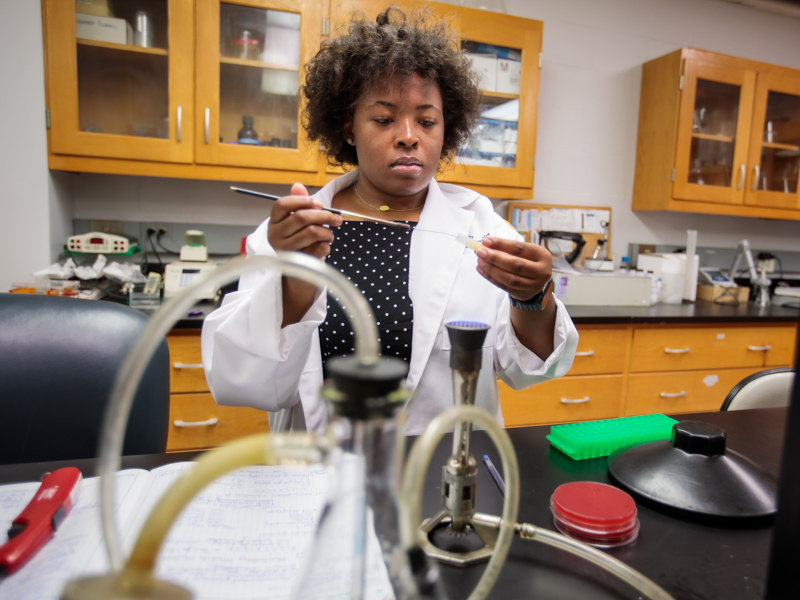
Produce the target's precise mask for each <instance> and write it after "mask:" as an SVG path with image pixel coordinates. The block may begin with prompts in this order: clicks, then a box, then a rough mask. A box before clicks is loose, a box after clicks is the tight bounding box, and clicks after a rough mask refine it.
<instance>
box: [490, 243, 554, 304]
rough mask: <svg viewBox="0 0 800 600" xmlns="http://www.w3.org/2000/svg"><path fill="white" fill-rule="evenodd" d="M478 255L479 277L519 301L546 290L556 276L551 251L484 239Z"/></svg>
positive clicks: (532, 246)
mask: <svg viewBox="0 0 800 600" xmlns="http://www.w3.org/2000/svg"><path fill="white" fill-rule="evenodd" d="M481 244H482V247H481V248H479V249H478V250H477V251H476V252H475V254H477V255H478V273H480V274H481V275H483V277H485V278H486V279H488V280H489V281H491V282H492V283H493V284H494V285H496V286H497V287H499V288H500V289H501V290H505V291H506V292H508V293H509V294H511V296H512V297H514V298H516V299H517V300H520V301H523V302H525V301H527V300H530V299H531V298H533V297H534V296H535V295H536V294H538V293H539V292H541V291H542V289H544V286H545V284H546V283H547V282H548V280H549V279H550V277H551V275H552V272H553V262H552V258H551V256H550V251H549V250H547V249H546V248H543V247H542V246H537V245H536V244H529V243H526V242H520V241H516V240H507V239H504V238H499V237H489V236H487V237H485V238H483V240H482V241H481Z"/></svg>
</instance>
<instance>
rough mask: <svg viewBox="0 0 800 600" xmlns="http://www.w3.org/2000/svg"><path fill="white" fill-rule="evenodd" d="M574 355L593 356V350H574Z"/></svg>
mask: <svg viewBox="0 0 800 600" xmlns="http://www.w3.org/2000/svg"><path fill="white" fill-rule="evenodd" d="M575 356H594V350H587V351H586V352H576V353H575Z"/></svg>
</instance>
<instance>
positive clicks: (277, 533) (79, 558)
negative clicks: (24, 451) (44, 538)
mask: <svg viewBox="0 0 800 600" xmlns="http://www.w3.org/2000/svg"><path fill="white" fill-rule="evenodd" d="M192 465H193V463H174V464H170V465H166V466H163V467H159V468H157V469H153V470H152V471H145V470H139V469H129V470H124V471H120V472H119V473H118V474H117V502H118V513H117V514H118V515H119V516H118V522H119V523H120V527H121V529H122V532H123V536H124V538H125V545H126V548H127V549H130V548H131V547H132V546H133V543H134V542H135V540H136V536H137V534H138V532H139V530H140V529H141V526H142V523H143V522H144V520H145V519H146V518H147V516H148V515H149V514H150V512H151V511H152V508H153V506H154V505H155V504H156V502H157V501H158V499H159V498H160V497H161V495H162V494H163V493H164V491H165V490H167V489H168V488H169V487H170V486H171V485H172V483H173V482H174V481H175V480H176V479H177V478H178V477H179V476H180V475H181V473H183V472H184V471H185V470H187V469H189V468H191V466H192ZM99 483H100V479H99V478H98V477H93V478H87V479H84V481H83V483H82V487H81V491H80V495H79V497H78V501H77V503H76V504H75V507H74V508H73V510H72V512H71V513H70V514H69V515H68V516H67V518H66V519H65V520H64V523H63V524H62V526H61V527H60V528H59V530H58V531H57V532H56V534H55V537H54V538H53V539H52V540H50V542H48V544H47V545H46V546H45V547H44V548H43V549H42V550H41V551H40V552H39V553H38V554H37V555H36V556H35V557H34V558H33V559H31V561H30V562H29V563H28V564H26V565H25V566H24V567H22V568H21V569H20V570H19V571H17V572H16V573H14V574H13V575H10V576H8V577H7V578H6V579H5V580H3V581H2V583H0V598H14V599H15V600H57V599H58V598H59V596H60V594H61V591H62V589H63V587H64V584H65V583H66V582H67V581H68V580H70V579H72V578H75V577H77V576H79V575H86V574H97V573H106V572H107V571H108V561H107V558H106V552H105V546H104V545H103V538H102V533H101V530H100V516H99V505H98V497H99ZM325 484H326V472H325V469H324V468H323V467H321V466H256V467H247V468H245V469H241V470H239V471H235V472H233V473H230V474H228V475H226V476H224V477H222V478H220V479H218V480H217V481H215V482H214V483H212V484H211V485H210V486H208V487H207V488H206V489H205V490H203V492H202V493H201V494H199V495H198V496H197V497H196V498H194V499H193V500H192V502H191V504H189V506H187V508H186V509H185V510H184V512H183V514H182V515H181V516H180V518H179V519H178V521H177V522H176V523H175V525H174V526H173V528H172V531H171V532H170V534H169V536H168V538H167V540H166V542H165V544H164V546H163V547H162V549H161V554H160V556H159V558H158V563H157V564H158V569H157V575H158V576H159V577H160V578H162V579H166V580H169V581H173V582H176V583H178V584H180V585H182V586H184V587H187V588H189V589H190V590H191V591H192V593H193V594H194V597H195V598H197V599H201V600H223V599H226V600H227V599H244V598H247V599H251V598H270V599H275V598H278V599H284V598H286V599H288V598H291V597H292V592H293V590H294V587H295V586H296V584H297V579H298V576H299V575H300V571H301V568H302V567H303V564H304V563H303V557H304V556H305V554H306V552H307V549H308V547H309V545H310V544H311V543H312V541H313V537H314V530H315V527H316V524H317V521H318V519H319V515H320V512H321V510H322V506H323V503H324V500H325ZM38 487H39V484H38V482H34V483H19V484H11V485H5V486H0V543H3V542H5V532H6V531H7V530H8V528H9V526H10V525H11V521H12V520H13V519H14V518H15V517H16V516H17V515H18V514H19V513H20V511H21V510H22V508H23V507H24V506H25V505H26V504H27V503H28V501H29V500H30V499H31V498H32V497H33V494H34V492H35V491H36V489H37V488H38ZM341 566H342V565H339V567H341ZM366 567H367V577H366V595H365V597H366V598H369V599H373V600H385V599H391V598H393V597H394V596H393V594H392V588H391V585H390V583H389V580H388V574H387V573H386V569H385V567H384V566H383V561H382V560H381V556H380V550H379V546H378V541H377V538H376V537H375V535H374V531H373V532H372V533H371V535H369V536H368V543H367V565H366ZM325 580H326V582H329V583H330V585H329V586H328V585H326V591H325V593H324V597H325V598H331V599H332V598H348V597H349V587H348V586H349V583H348V582H347V581H346V577H342V569H341V568H337V566H336V565H330V573H327V574H325Z"/></svg>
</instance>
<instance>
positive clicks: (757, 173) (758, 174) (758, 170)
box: [750, 165, 761, 192]
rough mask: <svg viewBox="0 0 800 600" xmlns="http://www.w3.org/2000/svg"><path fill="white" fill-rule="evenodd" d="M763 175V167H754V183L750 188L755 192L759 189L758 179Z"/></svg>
mask: <svg viewBox="0 0 800 600" xmlns="http://www.w3.org/2000/svg"><path fill="white" fill-rule="evenodd" d="M760 177H761V167H760V166H758V165H756V166H754V167H753V185H751V186H750V190H752V191H753V192H755V191H756V189H758V180H759V178H760Z"/></svg>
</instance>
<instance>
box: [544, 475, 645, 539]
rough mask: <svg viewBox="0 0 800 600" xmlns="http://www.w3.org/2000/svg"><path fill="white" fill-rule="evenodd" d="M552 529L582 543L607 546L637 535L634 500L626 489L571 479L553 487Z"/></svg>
mask: <svg viewBox="0 0 800 600" xmlns="http://www.w3.org/2000/svg"><path fill="white" fill-rule="evenodd" d="M550 510H551V512H552V513H553V522H554V523H555V526H556V529H558V530H559V531H560V532H561V533H563V534H564V535H566V536H569V537H571V538H573V539H576V540H578V541H581V542H584V543H586V544H591V545H592V546H596V547H598V548H611V547H614V546H623V545H625V544H630V543H631V542H632V541H634V540H635V539H636V537H637V536H638V535H639V519H638V518H637V510H636V502H634V500H633V498H632V497H631V496H630V494H628V493H627V492H625V491H623V490H621V489H619V488H616V487H614V486H612V485H608V484H605V483H598V482H596V481H575V482H572V483H565V484H563V485H560V486H558V487H557V488H556V490H555V491H554V492H553V495H552V496H551V498H550Z"/></svg>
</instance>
